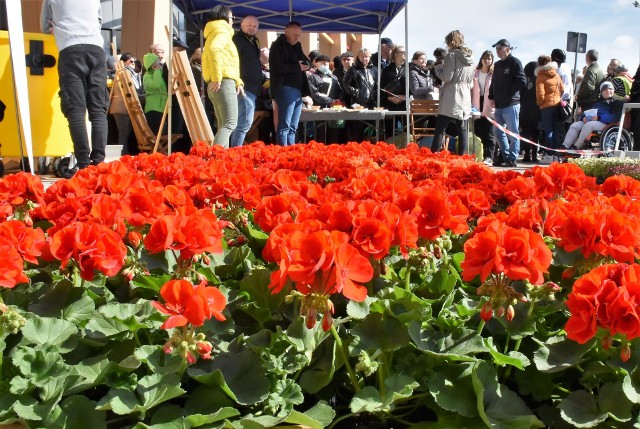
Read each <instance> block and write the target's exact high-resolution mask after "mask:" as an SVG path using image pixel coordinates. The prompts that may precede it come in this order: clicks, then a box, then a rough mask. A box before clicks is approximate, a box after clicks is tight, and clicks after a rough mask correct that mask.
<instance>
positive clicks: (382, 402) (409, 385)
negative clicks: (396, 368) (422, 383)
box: [350, 374, 419, 413]
mask: <svg viewBox="0 0 640 429" xmlns="http://www.w3.org/2000/svg"><path fill="white" fill-rule="evenodd" d="M418 386H419V383H417V382H416V381H415V380H414V379H413V378H411V377H409V376H406V375H397V374H396V375H391V376H389V377H387V378H386V379H385V380H384V390H383V392H384V393H383V395H382V396H381V395H380V392H378V391H377V390H376V389H375V388H374V387H372V386H366V387H365V388H363V389H361V390H360V391H359V392H358V393H356V394H355V396H354V397H353V399H352V400H351V404H350V408H351V412H352V413H362V412H368V413H374V412H388V411H389V410H391V405H392V404H393V403H394V402H395V401H397V400H398V399H403V398H408V397H410V396H411V395H412V394H413V390H414V389H415V388H416V387H418Z"/></svg>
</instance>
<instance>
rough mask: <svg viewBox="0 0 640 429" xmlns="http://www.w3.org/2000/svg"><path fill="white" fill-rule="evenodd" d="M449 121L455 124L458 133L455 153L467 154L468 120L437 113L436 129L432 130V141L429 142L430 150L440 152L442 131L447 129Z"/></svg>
mask: <svg viewBox="0 0 640 429" xmlns="http://www.w3.org/2000/svg"><path fill="white" fill-rule="evenodd" d="M449 123H453V124H455V126H456V128H457V130H458V135H457V143H458V149H457V150H456V153H457V154H458V155H466V154H467V145H468V142H469V121H468V120H466V119H464V120H463V119H456V118H450V117H448V116H445V115H438V117H437V118H436V129H435V130H434V132H433V133H434V135H433V142H432V143H431V152H440V150H441V149H442V140H443V138H444V132H445V131H446V129H447V126H448V125H449Z"/></svg>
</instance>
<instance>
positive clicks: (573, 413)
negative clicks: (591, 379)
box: [558, 390, 607, 428]
mask: <svg viewBox="0 0 640 429" xmlns="http://www.w3.org/2000/svg"><path fill="white" fill-rule="evenodd" d="M558 407H559V408H560V415H561V416H562V418H563V419H564V420H566V421H567V422H569V423H571V424H572V425H574V426H575V427H578V428H592V427H595V426H597V425H599V424H600V423H602V422H604V421H605V420H606V419H607V413H606V412H602V411H600V409H599V408H598V401H597V400H596V398H595V397H594V396H593V395H592V394H590V393H589V392H587V391H586V390H578V391H577V392H572V393H570V394H569V395H567V397H566V398H564V399H563V400H562V402H560V404H559V405H558Z"/></svg>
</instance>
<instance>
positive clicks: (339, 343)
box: [331, 325, 360, 392]
mask: <svg viewBox="0 0 640 429" xmlns="http://www.w3.org/2000/svg"><path fill="white" fill-rule="evenodd" d="M331 334H332V335H333V339H334V340H335V342H336V346H337V347H338V350H339V351H340V355H341V356H342V360H343V361H344V366H345V367H346V368H347V372H348V373H349V378H350V379H351V384H353V388H354V390H355V391H356V392H358V391H360V385H359V384H358V378H357V377H356V373H355V372H354V371H353V368H352V367H351V364H350V363H349V355H348V354H347V351H346V350H345V348H344V345H343V344H342V339H341V338H340V335H338V331H337V330H336V326H335V325H331Z"/></svg>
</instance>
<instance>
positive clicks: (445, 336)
mask: <svg viewBox="0 0 640 429" xmlns="http://www.w3.org/2000/svg"><path fill="white" fill-rule="evenodd" d="M409 334H410V335H411V338H412V339H413V341H414V343H415V345H416V348H417V349H418V350H421V351H423V352H425V353H427V354H430V355H432V356H440V357H443V358H448V359H451V360H456V361H467V362H473V361H476V360H477V359H476V358H475V357H474V355H476V354H478V353H486V352H488V351H489V348H488V347H487V346H485V344H484V340H483V338H482V336H480V335H478V333H477V332H476V331H474V330H472V329H458V330H455V331H452V332H451V331H436V330H433V329H431V328H427V329H423V328H422V324H421V323H420V322H419V321H416V322H414V323H412V324H411V326H409Z"/></svg>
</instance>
